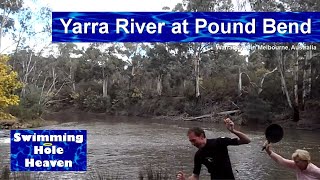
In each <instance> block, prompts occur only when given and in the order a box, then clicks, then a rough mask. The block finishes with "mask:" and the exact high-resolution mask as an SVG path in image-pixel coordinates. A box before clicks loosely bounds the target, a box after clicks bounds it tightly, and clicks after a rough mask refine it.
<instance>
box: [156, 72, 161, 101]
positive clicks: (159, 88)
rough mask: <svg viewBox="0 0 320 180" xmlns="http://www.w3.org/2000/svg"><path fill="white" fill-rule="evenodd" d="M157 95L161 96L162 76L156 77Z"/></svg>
mask: <svg viewBox="0 0 320 180" xmlns="http://www.w3.org/2000/svg"><path fill="white" fill-rule="evenodd" d="M157 93H158V95H159V96H161V94H162V75H158V77H157Z"/></svg>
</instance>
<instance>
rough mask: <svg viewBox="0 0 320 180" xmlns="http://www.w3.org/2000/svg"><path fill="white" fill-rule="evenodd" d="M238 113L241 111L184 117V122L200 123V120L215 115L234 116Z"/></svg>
mask: <svg viewBox="0 0 320 180" xmlns="http://www.w3.org/2000/svg"><path fill="white" fill-rule="evenodd" d="M237 112H241V111H240V110H232V111H223V112H219V113H212V114H205V115H202V116H197V117H184V118H182V119H183V120H184V121H198V120H200V119H203V118H209V117H212V116H214V115H215V114H217V115H230V114H234V113H237Z"/></svg>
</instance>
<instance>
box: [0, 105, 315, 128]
mask: <svg viewBox="0 0 320 180" xmlns="http://www.w3.org/2000/svg"><path fill="white" fill-rule="evenodd" d="M106 116H114V117H133V116H134V117H143V118H148V119H152V120H153V121H163V120H165V121H181V122H188V121H190V122H191V121H199V122H204V123H223V119H224V118H225V117H226V115H225V114H218V113H212V114H206V115H200V116H190V115H189V114H187V113H184V114H180V115H178V114H177V115H167V116H163V115H159V116H155V115H148V114H140V115H126V114H125V115H122V114H117V115H114V114H108V113H95V112H86V111H81V110H77V109H75V108H70V109H65V110H61V111H58V112H46V113H44V114H43V116H42V118H38V119H35V120H28V121H22V120H19V119H13V120H0V129H28V128H37V127H42V126H48V125H55V124H60V123H63V122H72V121H73V122H81V121H87V120H88V118H90V119H91V118H93V119H104V118H105V117H106ZM230 118H231V119H232V120H233V121H234V122H235V124H236V125H238V126H249V127H262V128H263V127H266V126H267V125H268V124H271V123H277V124H279V125H281V126H282V127H283V128H290V129H299V130H312V131H313V130H320V124H319V123H317V122H316V121H312V120H311V119H308V118H306V117H305V116H302V119H301V120H300V121H298V122H293V121H292V119H291V118H290V115H288V114H285V113H284V114H282V115H276V116H274V117H273V118H272V120H271V121H270V122H266V123H254V122H248V120H246V119H245V118H244V117H243V114H242V113H241V112H236V113H231V114H230ZM49 119H50V120H49Z"/></svg>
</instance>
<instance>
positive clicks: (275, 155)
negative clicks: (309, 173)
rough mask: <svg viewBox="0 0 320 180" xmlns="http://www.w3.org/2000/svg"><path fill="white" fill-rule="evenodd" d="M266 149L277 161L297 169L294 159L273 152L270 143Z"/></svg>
mask: <svg viewBox="0 0 320 180" xmlns="http://www.w3.org/2000/svg"><path fill="white" fill-rule="evenodd" d="M266 151H267V153H268V155H269V156H270V157H271V159H273V160H274V161H275V162H276V163H278V164H280V165H282V166H284V167H287V168H291V169H296V165H295V163H294V161H292V160H289V159H285V158H283V157H282V156H280V155H279V154H277V153H275V152H273V151H272V150H271V148H270V144H267V145H266Z"/></svg>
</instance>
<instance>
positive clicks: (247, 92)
mask: <svg viewBox="0 0 320 180" xmlns="http://www.w3.org/2000/svg"><path fill="white" fill-rule="evenodd" d="M308 2H309V1H308ZM248 5H249V6H250V7H251V10H252V11H271V10H272V11H274V10H276V11H287V10H288V11H289V10H290V11H307V10H310V11H313V10H317V9H318V8H319V7H318V4H317V3H316V1H315V2H314V3H313V4H312V2H311V1H310V3H309V4H304V3H301V2H300V1H299V2H298V1H290V2H289V1H288V2H287V1H277V2H275V1H268V2H267V1H266V2H264V1H261V2H260V1H246V3H244V4H237V5H235V4H232V3H231V1H230V2H229V1H223V2H220V1H219V2H218V1H197V0H190V1H183V3H182V4H178V5H177V6H176V8H175V9H173V11H234V10H239V9H241V8H245V7H247V6H248ZM5 8H8V7H5ZM319 9H320V8H319ZM45 10H46V9H45V8H44V9H42V11H45ZM17 11H19V10H17ZM20 11H23V10H22V9H20ZM22 20H23V19H22ZM22 22H23V21H22ZM25 22H29V21H28V20H26V21H25ZM1 24H3V21H2V23H1ZM25 24H28V23H25ZM7 25H8V24H7ZM29 25H32V23H29ZM9 27H10V26H8V27H7V28H9ZM26 27H27V26H26ZM45 27H46V26H44V32H49V31H48V29H46V28H45ZM25 30H26V31H25V32H24V33H22V34H25V35H26V36H27V37H29V38H30V37H34V35H33V34H32V33H30V31H29V30H28V29H27V28H26V29H25ZM27 32H28V33H27ZM49 33H50V32H49ZM18 37H20V39H19V38H18ZM23 40H24V38H23V36H16V42H17V43H18V45H17V48H16V49H15V51H14V52H12V53H11V54H8V56H9V57H10V60H9V61H8V65H10V66H11V67H12V69H13V71H16V72H17V73H18V79H19V81H20V82H21V83H22V84H23V86H22V88H20V89H19V90H18V91H16V93H17V94H18V95H19V97H20V104H19V106H13V107H11V108H10V109H6V111H8V112H10V113H11V114H12V115H14V116H17V117H20V118H23V119H35V118H38V117H39V116H41V115H42V113H43V112H44V111H45V110H50V111H60V110H65V109H69V108H71V109H72V108H73V109H78V110H81V111H90V112H99V113H109V114H116V115H140V116H142V115H152V116H154V115H156V116H159V115H165V116H170V115H175V116H176V115H182V114H184V115H188V116H198V115H203V114H210V113H213V112H220V111H227V110H234V109H240V110H241V112H243V114H242V117H243V119H245V120H246V121H249V122H253V123H258V122H259V123H265V122H268V121H269V122H270V121H271V120H273V119H277V118H278V117H277V116H276V115H278V114H282V115H283V114H284V116H283V117H282V118H284V119H292V120H294V121H298V120H299V119H304V118H308V119H315V121H316V120H317V117H318V115H317V113H319V112H320V111H319V109H320V100H319V99H320V98H319V97H320V87H319V86H320V82H319V81H320V78H319V75H320V73H319V71H320V63H319V57H318V53H319V52H318V50H319V48H320V47H319V45H318V44H316V43H315V44H312V45H313V46H315V47H317V48H316V50H299V51H297V50H289V51H284V50H252V51H250V52H249V55H247V56H244V55H241V52H238V51H235V50H231V49H230V50H219V49H217V48H216V45H217V43H108V44H98V43H93V44H90V45H89V46H87V47H83V48H79V47H78V46H76V45H75V44H72V43H67V44H66V43H60V44H50V45H49V46H48V47H45V48H44V49H43V51H36V50H35V49H33V48H30V47H28V46H25V45H23ZM19 43H20V44H19ZM219 45H223V44H219ZM240 45H246V44H240ZM260 45H261V44H260ZM269 45H275V43H273V44H269ZM277 45H288V46H291V45H299V46H302V47H303V46H306V45H309V44H303V43H300V44H292V43H290V44H289V43H286V44H283V43H282V44H277ZM50 49H53V50H57V51H56V52H50ZM0 109H1V107H0ZM310 112H313V113H310ZM286 115H287V116H286ZM307 115H309V116H307ZM310 115H314V117H313V116H312V117H311V116H310ZM244 122H245V121H244ZM318 123H319V122H318Z"/></svg>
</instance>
